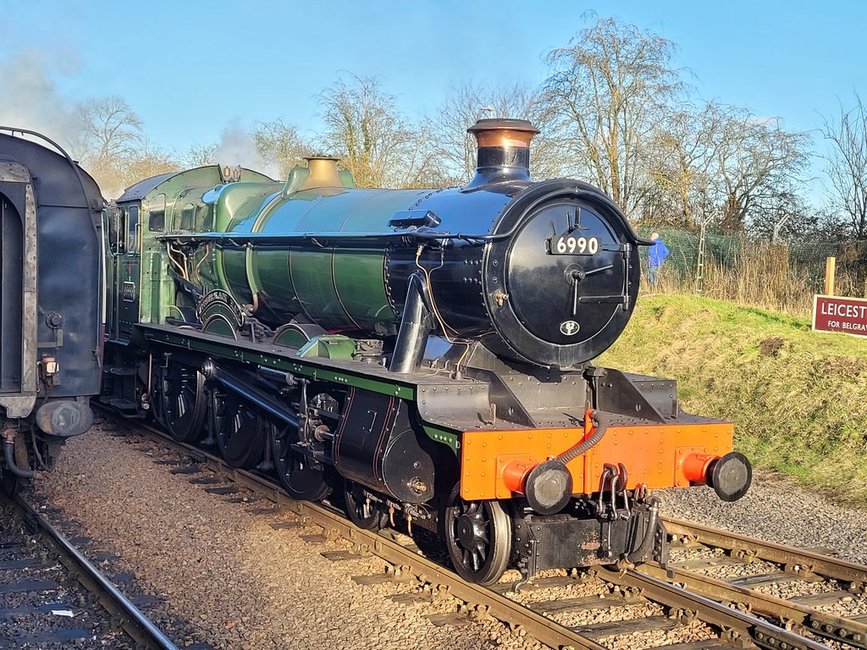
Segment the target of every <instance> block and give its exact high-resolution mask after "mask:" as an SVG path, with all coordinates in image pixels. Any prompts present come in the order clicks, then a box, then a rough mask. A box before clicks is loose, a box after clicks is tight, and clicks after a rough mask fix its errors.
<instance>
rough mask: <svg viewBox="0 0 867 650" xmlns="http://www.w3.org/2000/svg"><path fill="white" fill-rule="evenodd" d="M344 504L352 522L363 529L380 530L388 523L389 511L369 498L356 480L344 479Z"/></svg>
mask: <svg viewBox="0 0 867 650" xmlns="http://www.w3.org/2000/svg"><path fill="white" fill-rule="evenodd" d="M343 504H344V506H345V507H346V515H347V516H348V517H349V519H350V520H351V521H352V523H353V524H355V525H356V526H358V527H359V528H361V529H363V530H380V529H382V528H385V525H386V524H387V523H388V513H386V512H385V511H384V510H382V508H381V506H380V504H379V503H378V502H376V501H373V500H371V499H369V498H368V497H367V496H366V495H365V492H364V488H363V487H362V486H361V485H359V484H358V483H356V482H355V481H350V480H349V479H344V480H343Z"/></svg>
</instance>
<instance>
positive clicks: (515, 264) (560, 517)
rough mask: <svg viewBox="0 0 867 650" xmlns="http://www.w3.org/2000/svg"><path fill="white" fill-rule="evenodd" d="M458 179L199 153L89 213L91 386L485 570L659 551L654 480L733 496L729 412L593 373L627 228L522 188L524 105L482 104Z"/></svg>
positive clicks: (627, 247) (612, 209)
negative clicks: (374, 184)
mask: <svg viewBox="0 0 867 650" xmlns="http://www.w3.org/2000/svg"><path fill="white" fill-rule="evenodd" d="M469 130H470V132H471V133H473V135H474V136H475V137H476V139H477V142H478V166H477V172H476V175H475V177H474V178H473V179H472V180H471V181H470V182H469V183H468V184H466V185H465V186H463V187H459V188H452V189H430V190H415V189H413V190H379V189H375V190H374V189H358V188H356V187H355V184H354V181H353V179H352V177H351V175H350V174H349V173H348V172H346V171H340V169H339V168H338V166H337V161H336V159H334V158H328V157H314V158H310V159H309V160H308V163H307V165H306V166H303V167H298V168H295V169H293V170H291V172H290V174H289V175H288V178H287V180H286V181H285V182H278V181H274V180H272V179H270V178H267V177H266V176H263V175H261V174H259V173H256V172H254V171H251V170H248V169H242V168H231V167H220V166H208V167H200V168H197V169H191V170H187V171H184V172H180V173H176V174H165V175H162V176H157V177H154V178H151V179H147V180H144V181H142V182H140V183H138V184H136V185H134V186H132V187H130V188H129V189H128V190H127V191H126V192H125V193H124V195H123V196H121V197H120V199H118V200H117V202H116V205H115V206H114V207H113V208H112V209H111V210H109V211H107V212H106V223H105V225H106V231H107V236H106V245H105V250H106V255H107V262H106V271H107V277H108V278H109V284H110V290H109V292H108V299H107V312H108V316H107V323H106V338H105V359H106V361H105V364H104V369H103V370H104V381H103V391H102V395H101V397H100V399H101V400H103V401H104V402H106V403H109V404H111V405H112V406H113V407H115V408H116V409H118V410H120V411H122V412H125V413H127V414H128V415H131V416H143V415H149V416H150V415H152V416H153V417H154V418H155V419H156V420H157V421H159V422H160V423H161V424H162V425H163V426H164V427H165V428H166V430H167V431H168V432H169V433H170V434H171V435H172V436H173V437H175V438H176V439H178V440H181V441H185V442H193V443H198V444H202V445H211V446H214V447H216V448H217V449H218V450H219V452H220V453H221V454H222V456H223V457H224V459H225V460H226V462H227V463H229V464H230V465H232V466H234V467H243V468H256V469H258V470H259V471H263V472H273V473H274V474H276V476H277V477H278V478H279V480H280V482H281V483H282V485H283V486H284V487H285V489H286V490H287V491H288V492H289V494H291V495H292V496H293V497H296V498H299V499H308V500H321V499H325V498H326V497H328V496H329V495H330V494H331V493H332V492H335V491H336V492H337V494H336V495H335V496H337V497H340V498H341V499H342V501H343V503H344V504H345V508H346V511H347V514H348V516H349V517H350V519H351V520H352V521H353V522H355V523H356V524H357V525H358V526H361V527H364V528H368V529H376V528H380V527H383V526H385V525H387V524H388V523H389V522H395V521H397V520H403V521H404V522H405V524H406V526H407V528H408V529H409V530H410V531H412V530H414V529H416V528H423V529H426V530H428V531H430V532H432V533H434V534H436V535H439V536H440V537H441V539H442V541H443V543H444V545H445V546H446V548H447V550H448V554H449V556H450V558H451V561H452V563H453V565H454V567H455V569H456V570H457V571H458V573H460V574H461V575H462V576H463V577H464V578H466V579H467V580H470V581H474V582H478V583H482V584H489V583H492V582H495V581H497V580H498V579H499V578H500V577H501V576H502V574H503V572H504V571H505V570H506V569H507V568H510V567H514V568H517V569H518V570H520V572H521V574H522V576H523V579H527V578H529V577H530V576H532V575H534V574H535V573H537V572H538V571H542V570H545V569H549V568H555V567H558V568H559V567H580V566H589V565H593V564H613V563H617V562H640V561H643V560H646V559H648V558H656V559H657V560H660V561H665V558H666V554H667V547H666V536H665V531H664V529H663V526H662V524H661V523H660V521H659V517H658V509H659V504H658V502H657V500H656V498H655V497H653V496H652V494H651V490H653V489H655V488H660V487H671V486H682V487H686V486H689V485H695V484H709V485H711V486H712V487H713V489H714V490H715V491H716V493H717V494H718V495H719V496H720V498H722V499H724V500H735V499H738V498H740V497H741V496H743V494H744V493H745V492H746V491H747V489H748V487H749V484H750V480H751V468H750V464H749V462H748V461H747V459H746V458H745V457H743V456H742V455H741V454H739V453H737V452H733V451H731V448H732V435H733V428H732V425H731V424H729V423H726V422H721V421H717V420H711V419H708V418H703V417H699V416H695V415H690V414H687V413H684V412H683V411H681V410H680V408H679V405H678V399H677V386H676V383H675V382H674V381H672V380H667V379H659V378H654V377H646V376H640V375H635V374H630V373H625V372H621V371H618V370H614V369H610V368H602V367H598V366H596V365H594V364H593V363H592V361H593V359H595V358H596V357H597V356H598V355H600V354H601V353H602V352H603V351H605V350H606V349H607V348H608V347H609V346H610V345H611V344H612V343H613V342H614V341H615V340H616V339H617V338H618V336H619V335H620V333H621V332H622V331H623V329H624V328H625V327H626V325H627V323H628V321H629V318H630V316H631V314H632V312H633V310H634V307H635V301H636V299H637V297H638V287H639V257H638V251H639V246H641V245H644V244H647V243H648V242H644V241H642V240H640V239H639V238H638V237H637V235H636V234H635V232H634V231H633V230H632V228H631V227H630V225H629V223H628V222H627V220H626V218H625V217H624V215H623V214H622V213H621V211H620V210H619V209H618V208H617V206H616V205H614V204H613V203H612V202H611V201H610V200H609V199H608V198H607V197H606V196H605V195H604V194H603V193H602V192H600V191H599V190H598V189H596V188H593V187H591V186H589V185H587V184H585V183H582V182H579V181H575V180H564V179H560V180H549V181H542V182H532V181H531V180H530V176H529V151H530V142H531V139H532V138H533V136H534V135H535V134H536V133H538V131H537V130H536V129H535V128H534V127H533V126H532V125H531V124H530V123H529V122H527V121H524V120H511V119H509V120H503V119H483V120H479V121H478V122H477V123H476V124H475V125H474V126H473V127H471V128H470V129H469Z"/></svg>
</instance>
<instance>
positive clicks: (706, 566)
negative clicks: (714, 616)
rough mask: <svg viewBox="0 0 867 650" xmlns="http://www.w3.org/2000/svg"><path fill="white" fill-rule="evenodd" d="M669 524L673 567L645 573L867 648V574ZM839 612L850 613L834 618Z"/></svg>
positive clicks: (815, 556)
mask: <svg viewBox="0 0 867 650" xmlns="http://www.w3.org/2000/svg"><path fill="white" fill-rule="evenodd" d="M665 524H666V528H667V529H668V531H669V533H670V534H671V535H672V536H673V538H674V540H675V548H676V549H677V550H675V552H674V554H673V561H672V562H670V563H669V564H668V565H667V566H666V567H665V568H663V567H660V566H658V565H653V564H650V565H646V566H643V567H642V572H644V573H647V574H649V575H653V576H654V577H657V578H660V579H665V580H670V581H674V582H676V583H679V584H684V585H686V586H687V587H688V588H690V589H692V590H695V591H699V592H701V593H703V594H706V595H708V596H709V597H711V598H714V599H716V600H719V601H721V602H726V603H730V604H732V605H733V606H735V607H737V608H738V609H741V610H748V611H752V612H755V613H758V614H761V615H762V616H767V617H770V618H772V619H774V620H776V621H778V622H780V623H781V624H783V625H785V626H787V627H797V628H799V629H804V630H810V631H811V632H812V633H814V634H816V635H818V636H821V637H824V638H827V639H830V640H833V641H836V642H839V643H843V644H846V645H847V646H850V647H854V648H867V593H865V590H867V567H864V566H862V565H858V564H854V563H852V562H847V561H845V560H841V559H839V558H836V557H833V556H830V555H827V554H823V553H818V552H815V551H810V550H805V549H797V548H792V547H787V546H783V545H781V544H774V543H771V542H765V541H762V540H758V539H755V538H752V537H747V536H744V535H738V534H735V533H729V532H727V531H721V530H715V529H712V528H708V527H706V526H701V525H698V524H693V523H690V522H685V521H679V520H674V519H669V520H666V522H665ZM696 549H697V550H698V551H699V552H698V553H695V552H694V551H695V550H696ZM834 609H836V610H837V611H848V612H849V614H848V615H845V616H841V615H838V614H836V613H834V612H833V611H828V610H834Z"/></svg>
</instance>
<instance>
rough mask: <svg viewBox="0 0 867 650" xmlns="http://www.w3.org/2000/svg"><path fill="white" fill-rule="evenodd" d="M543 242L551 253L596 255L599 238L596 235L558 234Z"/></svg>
mask: <svg viewBox="0 0 867 650" xmlns="http://www.w3.org/2000/svg"><path fill="white" fill-rule="evenodd" d="M545 243H546V245H547V247H548V252H549V253H550V254H551V255H596V253H598V252H599V240H598V239H597V238H596V237H573V236H572V235H560V236H559V237H551V238H550V239H547V240H546V242H545Z"/></svg>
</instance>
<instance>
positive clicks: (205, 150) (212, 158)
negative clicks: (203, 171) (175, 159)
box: [181, 144, 217, 167]
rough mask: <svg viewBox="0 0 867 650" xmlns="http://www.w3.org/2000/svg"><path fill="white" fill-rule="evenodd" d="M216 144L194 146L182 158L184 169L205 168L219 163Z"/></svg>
mask: <svg viewBox="0 0 867 650" xmlns="http://www.w3.org/2000/svg"><path fill="white" fill-rule="evenodd" d="M216 158H217V145H216V144H193V145H190V148H189V149H187V150H186V151H185V152H184V154H183V155H182V156H181V160H182V162H183V165H184V167H204V166H205V165H213V164H215V163H216V162H217V160H216Z"/></svg>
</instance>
